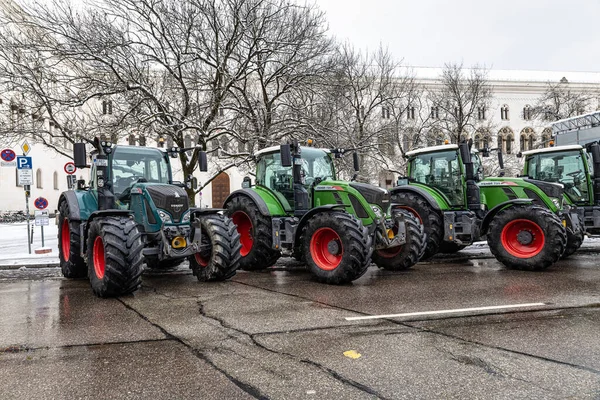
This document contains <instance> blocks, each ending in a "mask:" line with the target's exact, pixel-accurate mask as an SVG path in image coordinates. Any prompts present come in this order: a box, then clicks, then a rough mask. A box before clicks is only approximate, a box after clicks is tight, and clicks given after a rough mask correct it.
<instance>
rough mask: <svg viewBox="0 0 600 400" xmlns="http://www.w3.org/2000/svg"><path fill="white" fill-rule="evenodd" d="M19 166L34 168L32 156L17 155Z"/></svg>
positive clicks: (19, 167)
mask: <svg viewBox="0 0 600 400" xmlns="http://www.w3.org/2000/svg"><path fill="white" fill-rule="evenodd" d="M17 168H18V169H31V168H33V163H32V162H31V157H25V156H18V157H17Z"/></svg>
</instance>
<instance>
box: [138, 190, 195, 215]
mask: <svg viewBox="0 0 600 400" xmlns="http://www.w3.org/2000/svg"><path fill="white" fill-rule="evenodd" d="M146 190H147V191H148V194H150V197H151V198H152V201H153V202H154V205H155V206H156V208H160V209H163V210H165V211H167V212H168V213H169V214H171V216H172V218H173V222H175V223H178V222H180V221H181V217H182V216H183V214H184V213H185V212H186V211H187V210H188V209H189V207H190V206H189V201H188V195H187V193H186V192H185V190H184V189H183V188H180V187H178V186H174V185H162V184H150V185H146Z"/></svg>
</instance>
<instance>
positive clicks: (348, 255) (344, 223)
mask: <svg viewBox="0 0 600 400" xmlns="http://www.w3.org/2000/svg"><path fill="white" fill-rule="evenodd" d="M304 237H305V240H304V250H303V251H304V258H305V260H306V265H307V266H308V269H309V270H310V272H311V273H312V274H313V276H314V277H315V278H316V280H317V281H319V282H323V283H329V284H334V285H338V284H342V283H348V282H352V281H353V280H355V279H358V278H360V277H361V276H362V275H363V274H364V273H365V272H366V271H367V268H369V265H370V264H371V254H372V252H373V246H372V239H371V236H370V235H369V233H368V230H367V228H365V227H364V226H363V224H362V222H361V221H360V220H359V219H357V218H356V217H354V216H353V215H350V214H348V213H345V212H326V213H320V214H317V215H315V216H313V217H312V218H311V219H310V220H309V221H308V223H307V224H306V232H305V235H304Z"/></svg>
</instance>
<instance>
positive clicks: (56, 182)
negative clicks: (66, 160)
mask: <svg viewBox="0 0 600 400" xmlns="http://www.w3.org/2000/svg"><path fill="white" fill-rule="evenodd" d="M52 180H53V181H54V190H58V172H56V171H54V175H53V179H52Z"/></svg>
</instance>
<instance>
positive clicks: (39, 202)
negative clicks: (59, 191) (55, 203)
mask: <svg viewBox="0 0 600 400" xmlns="http://www.w3.org/2000/svg"><path fill="white" fill-rule="evenodd" d="M33 205H34V206H35V208H37V209H40V210H43V209H44V208H46V207H48V200H46V199H45V198H43V197H41V196H40V197H38V198H37V199H35V201H34V202H33Z"/></svg>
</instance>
